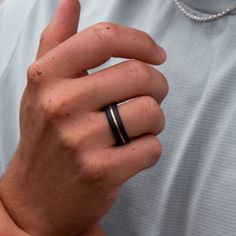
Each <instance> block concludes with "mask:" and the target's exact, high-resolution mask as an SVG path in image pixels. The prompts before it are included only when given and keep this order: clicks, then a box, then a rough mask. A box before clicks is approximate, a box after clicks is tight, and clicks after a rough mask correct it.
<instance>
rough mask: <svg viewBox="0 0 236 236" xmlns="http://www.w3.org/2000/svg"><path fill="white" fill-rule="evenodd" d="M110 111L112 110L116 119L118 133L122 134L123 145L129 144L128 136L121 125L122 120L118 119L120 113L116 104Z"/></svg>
mask: <svg viewBox="0 0 236 236" xmlns="http://www.w3.org/2000/svg"><path fill="white" fill-rule="evenodd" d="M112 109H113V112H114V115H115V117H116V120H117V123H118V126H119V128H120V131H121V133H122V136H123V138H124V140H125V143H129V142H130V140H129V136H128V134H127V132H126V130H125V127H124V125H123V122H122V119H121V117H120V113H119V111H118V108H117V104H112Z"/></svg>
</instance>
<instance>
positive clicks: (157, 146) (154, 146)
mask: <svg viewBox="0 0 236 236" xmlns="http://www.w3.org/2000/svg"><path fill="white" fill-rule="evenodd" d="M149 144H150V152H151V153H150V154H151V155H150V156H151V161H152V164H153V165H154V164H155V163H156V162H157V161H158V160H159V159H160V157H161V155H162V146H161V143H160V141H159V139H158V138H156V136H153V137H151V138H150V141H149Z"/></svg>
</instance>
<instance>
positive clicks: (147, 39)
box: [143, 32, 155, 47]
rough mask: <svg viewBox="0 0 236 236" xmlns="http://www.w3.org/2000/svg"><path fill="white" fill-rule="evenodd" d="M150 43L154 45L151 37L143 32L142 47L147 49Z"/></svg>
mask: <svg viewBox="0 0 236 236" xmlns="http://www.w3.org/2000/svg"><path fill="white" fill-rule="evenodd" d="M150 43H151V44H152V45H154V44H155V43H154V42H153V39H152V37H151V36H150V35H149V34H148V33H146V32H143V45H144V47H148V46H149V45H150Z"/></svg>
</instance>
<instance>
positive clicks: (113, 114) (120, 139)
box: [104, 103, 130, 146]
mask: <svg viewBox="0 0 236 236" xmlns="http://www.w3.org/2000/svg"><path fill="white" fill-rule="evenodd" d="M104 110H105V113H106V116H107V119H108V122H109V125H110V127H111V130H112V133H113V135H114V137H115V140H116V145H117V146H121V145H125V144H127V143H129V141H130V140H129V137H128V135H127V132H126V130H125V128H124V125H123V122H122V120H121V117H120V114H119V111H118V109H117V105H116V104H115V103H114V104H111V105H109V106H107V107H106V108H104Z"/></svg>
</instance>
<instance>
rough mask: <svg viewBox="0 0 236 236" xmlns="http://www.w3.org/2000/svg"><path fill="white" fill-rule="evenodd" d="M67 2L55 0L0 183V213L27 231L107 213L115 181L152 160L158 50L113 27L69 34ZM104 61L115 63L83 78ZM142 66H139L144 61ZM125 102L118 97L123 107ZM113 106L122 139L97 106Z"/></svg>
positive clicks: (163, 90) (88, 222)
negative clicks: (123, 134)
mask: <svg viewBox="0 0 236 236" xmlns="http://www.w3.org/2000/svg"><path fill="white" fill-rule="evenodd" d="M79 9H80V8H79V4H78V2H77V0H62V1H61V4H60V7H59V8H58V10H57V13H56V15H55V17H54V19H53V20H52V21H51V23H50V24H49V26H48V27H47V28H46V29H45V31H44V32H43V34H42V38H41V41H40V47H39V51H38V56H37V60H36V61H35V62H34V63H33V64H32V65H31V66H30V67H29V69H28V81H27V86H26V89H25V91H24V95H23V97H22V102H21V111H20V130H21V135H20V141H19V144H18V147H17V150H16V153H15V155H14V157H13V160H12V162H11V164H10V166H9V168H8V170H7V172H6V174H5V175H4V178H3V179H2V181H1V189H0V191H1V199H2V202H3V204H4V206H5V208H6V210H7V212H8V213H9V214H10V215H11V217H12V218H13V219H14V221H15V222H16V224H17V225H18V226H19V227H20V228H21V229H23V230H24V231H25V232H27V233H29V234H31V235H35V236H41V235H42V236H52V235H57V236H68V235H71V236H74V235H79V234H80V233H83V232H84V231H86V230H87V229H89V228H90V227H92V226H93V225H95V224H96V223H97V222H98V221H99V220H100V219H101V218H102V217H103V216H104V215H105V214H106V212H107V211H108V210H109V209H110V207H111V206H112V203H113V201H114V200H115V198H116V196H117V193H118V191H119V189H120V187H121V186H122V184H123V183H124V182H125V181H127V180H128V179H129V178H130V177H132V176H134V175H136V174H137V173H139V172H140V171H142V170H144V169H146V168H149V167H151V166H153V165H154V164H155V163H156V162H157V161H158V159H159V158H160V156H161V145H160V143H159V141H158V139H157V138H156V135H157V134H158V133H160V132H161V131H162V130H163V128H164V114H163V111H162V109H161V107H160V104H161V102H162V101H163V99H164V98H165V96H166V95H167V93H168V84H167V81H166V79H165V78H164V76H163V75H162V74H161V73H160V72H159V71H157V70H156V69H154V68H153V67H152V66H150V65H148V64H155V65H157V64H161V63H163V62H164V61H165V59H166V55H165V52H164V50H163V49H161V48H160V47H159V46H158V45H156V43H155V42H154V41H153V40H152V38H151V37H150V36H149V35H148V34H146V33H144V32H142V31H138V30H135V29H131V28H128V27H125V26H121V25H117V24H114V23H108V22H104V23H98V24H96V25H93V26H91V27H89V28H87V29H85V30H83V31H81V32H79V33H76V32H77V25H78V18H79ZM111 57H121V58H127V59H129V60H126V61H125V62H122V63H120V64H117V65H114V66H112V67H109V68H107V69H104V70H102V71H99V72H96V73H93V74H88V73H87V70H89V69H92V68H95V67H97V66H99V65H101V64H103V63H104V62H106V61H108V60H109V59H110V58H111ZM146 63H147V64H146ZM124 101H126V102H125V103H123V102H124ZM112 103H122V104H120V105H119V106H118V110H119V113H120V116H121V118H122V121H123V124H124V127H125V129H126V131H127V133H128V136H129V137H130V139H131V142H130V143H129V144H126V145H124V146H115V143H116V140H115V139H114V136H113V133H112V131H111V128H110V126H109V123H108V120H107V117H106V114H105V112H104V111H103V108H104V107H106V106H107V105H109V104H112Z"/></svg>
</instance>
